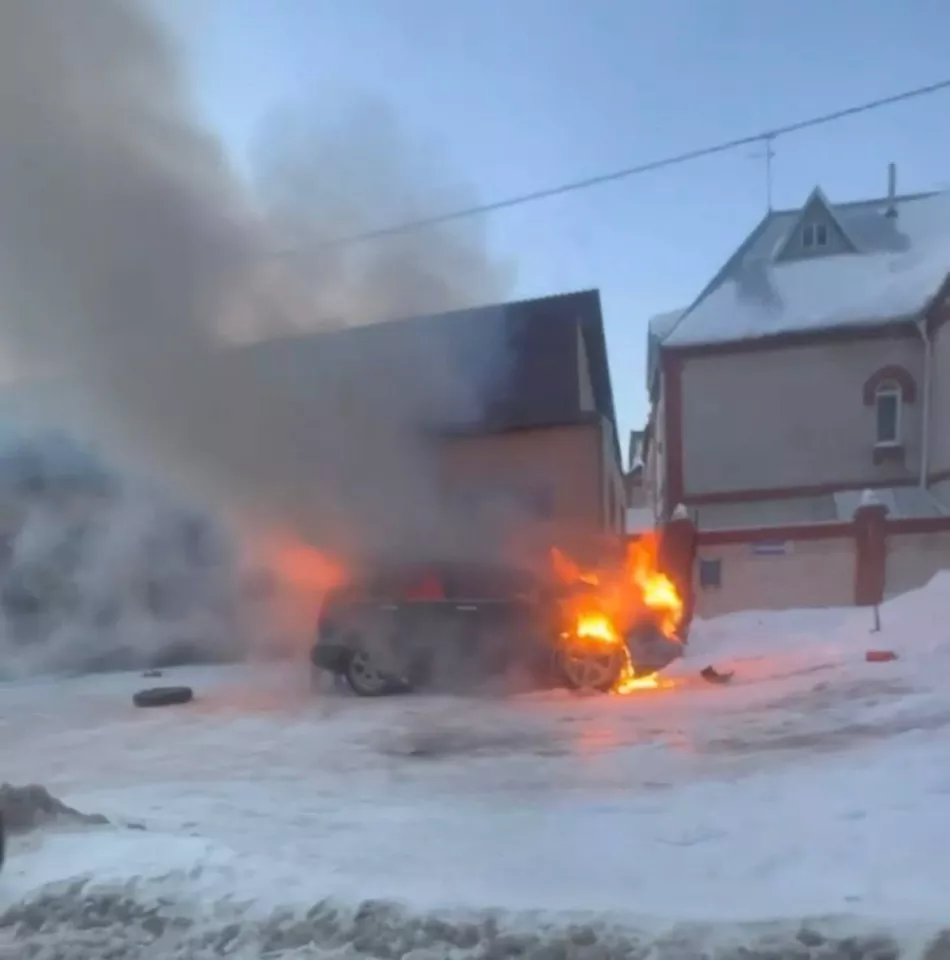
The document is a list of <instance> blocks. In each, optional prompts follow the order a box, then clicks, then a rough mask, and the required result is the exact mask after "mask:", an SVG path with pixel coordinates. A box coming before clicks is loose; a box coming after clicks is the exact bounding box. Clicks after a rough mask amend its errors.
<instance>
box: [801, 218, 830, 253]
mask: <svg viewBox="0 0 950 960" xmlns="http://www.w3.org/2000/svg"><path fill="white" fill-rule="evenodd" d="M827 246H828V224H827V223H822V222H821V221H820V220H816V221H812V222H811V223H805V224H802V249H803V250H821V249H822V248H824V247H827Z"/></svg>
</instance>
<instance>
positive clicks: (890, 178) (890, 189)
mask: <svg viewBox="0 0 950 960" xmlns="http://www.w3.org/2000/svg"><path fill="white" fill-rule="evenodd" d="M896 201H897V165H896V164H893V163H889V164H888V165H887V209H886V210H885V211H884V216H885V217H892V218H893V217H896V216H897V202H896Z"/></svg>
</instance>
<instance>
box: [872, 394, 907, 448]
mask: <svg viewBox="0 0 950 960" xmlns="http://www.w3.org/2000/svg"><path fill="white" fill-rule="evenodd" d="M901 399H902V397H901V388H900V384H898V383H895V382H894V381H893V380H884V381H882V382H881V383H879V384H878V386H877V389H876V390H875V391H874V414H875V422H876V442H877V445H878V446H896V445H897V444H899V443H900V439H901Z"/></svg>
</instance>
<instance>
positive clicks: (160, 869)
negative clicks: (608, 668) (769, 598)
mask: <svg viewBox="0 0 950 960" xmlns="http://www.w3.org/2000/svg"><path fill="white" fill-rule="evenodd" d="M943 594H950V590H948V589H947V584H946V583H944V582H943V581H940V582H938V583H937V584H935V585H933V586H932V587H931V588H930V590H928V591H927V592H925V593H922V594H920V595H919V596H917V597H914V598H905V599H904V600H902V601H898V602H897V603H896V604H894V605H892V607H891V608H887V609H885V611H884V615H885V632H884V633H883V634H878V635H874V636H872V635H870V634H869V632H868V627H869V618H868V615H867V614H866V613H864V612H854V611H852V612H835V611H831V612H827V613H809V614H797V615H783V616H777V615H773V616H769V617H766V616H759V617H754V616H745V617H738V618H732V619H730V620H724V621H721V622H719V623H716V624H709V625H704V627H703V628H702V629H701V630H699V631H698V633H697V635H696V637H695V639H694V641H693V648H694V651H695V653H694V656H695V657H697V659H695V660H686V661H684V662H683V663H681V664H680V665H679V674H680V676H679V677H678V678H677V683H676V685H675V686H674V687H672V688H670V689H661V690H657V691H646V692H642V693H638V694H635V695H633V696H630V697H627V698H612V697H594V698H578V697H575V696H571V695H567V694H553V695H552V694H545V695H536V696H524V697H518V698H514V699H508V700H501V699H499V700H489V701H485V700H476V699H462V698H421V697H420V698H404V699H403V698H401V699H390V700H385V701H380V702H366V701H358V700H355V699H349V698H344V697H339V696H329V695H314V694H313V693H311V692H310V691H309V689H308V678H307V676H306V674H305V673H301V672H294V671H291V670H288V669H287V668H274V667H272V666H271V667H261V668H250V667H241V668H229V669H214V670H208V669H193V670H183V671H177V672H175V673H173V674H167V675H166V678H165V679H164V680H163V681H162V682H165V681H166V680H167V681H169V682H179V681H185V682H189V683H192V684H193V685H194V687H195V689H196V691H197V693H198V700H197V701H196V703H194V704H193V705H190V706H188V707H185V708H170V709H165V710H155V711H137V710H135V709H134V708H133V707H132V706H131V703H130V697H131V694H132V692H133V691H134V690H135V689H137V688H139V687H140V686H142V685H143V683H147V681H143V680H142V679H141V678H140V677H138V676H130V675H114V676H110V677H87V678H79V679H75V680H70V681H67V682H57V683H54V682H51V681H37V682H34V683H31V684H18V685H14V686H9V687H4V688H2V689H0V771H2V777H3V779H5V780H8V781H11V782H14V783H26V782H39V783H43V784H44V785H46V786H47V787H49V789H50V790H51V791H52V792H53V793H54V794H56V795H58V796H59V797H61V798H62V799H64V800H65V801H66V802H68V803H70V804H72V805H74V806H76V807H78V808H80V809H82V810H85V811H89V812H98V813H104V814H106V815H107V816H109V817H110V818H113V819H114V820H116V821H118V822H136V823H138V824H140V825H142V826H144V827H145V829H144V830H142V829H111V828H107V829H98V830H84V831H74V832H62V833H56V832H52V833H50V832H46V833H44V834H42V835H34V836H32V837H30V838H28V839H26V840H21V841H19V843H18V844H17V845H15V846H14V849H13V853H12V859H11V862H10V864H9V871H8V873H7V874H6V875H5V876H4V877H3V878H2V883H0V903H3V902H7V903H9V902H11V901H12V900H15V899H16V898H17V897H19V896H22V895H25V894H26V893H27V892H28V891H30V890H31V889H33V888H35V887H37V886H38V885H39V884H41V883H43V882H46V881H50V880H57V879H65V878H67V877H70V876H74V875H78V874H81V873H85V872H91V873H93V874H94V875H95V876H96V877H97V878H100V879H113V880H121V879H124V878H127V877H130V876H134V875H141V876H144V877H146V878H153V879H154V882H155V885H156V889H158V888H159V887H161V885H162V883H165V884H166V885H167V884H169V883H172V882H173V883H174V884H176V885H180V884H181V883H186V884H187V885H188V887H189V889H190V890H192V891H193V892H194V894H195V895H200V896H201V897H206V898H208V899H209V900H210V899H214V898H220V897H234V898H237V899H240V900H248V901H254V902H255V903H256V904H258V905H259V906H261V907H263V908H267V909H269V908H271V907H276V906H278V905H286V904H290V903H300V904H306V903H313V902H315V901H317V900H319V899H320V898H322V897H326V896H334V897H341V898H344V899H346V900H351V901H357V900H362V899H365V898H368V897H389V898H397V899H399V900H400V901H403V902H406V903H408V904H410V905H412V906H414V907H418V908H423V909H424V908H429V907H433V906H448V907H451V906H457V905H472V906H479V907H503V908H505V909H508V910H529V909H541V910H581V911H596V912H599V913H609V914H612V915H615V916H623V917H629V918H631V920H634V919H636V920H637V922H640V923H643V922H646V918H653V919H654V920H655V921H657V922H659V921H662V920H663V919H664V918H665V919H679V920H682V919H691V920H708V921H716V920H723V921H734V920H756V919H758V920H761V919H774V918H780V917H802V916H805V915H828V914H853V915H856V916H865V917H873V918H875V919H876V920H881V919H882V918H889V919H893V920H894V921H898V920H901V919H903V920H935V921H939V920H942V919H944V918H945V917H946V908H945V903H944V900H945V897H944V894H943V891H945V890H946V889H947V887H948V885H950V831H947V830H946V827H945V822H946V807H947V803H948V800H950V768H948V767H947V765H946V761H945V757H946V754H947V747H948V743H950V731H948V726H950V705H948V703H947V700H946V697H945V695H944V690H943V686H944V683H945V678H946V677H947V676H948V673H950V642H947V639H945V638H943V637H942V636H941V634H940V631H941V630H942V629H943V628H942V627H940V623H941V622H946V621H947V617H946V615H945V614H944V616H943V619H942V620H941V619H940V617H939V616H938V614H939V610H938V608H942V606H946V605H947V604H948V603H950V600H947V601H944V600H943V599H941V597H942V595H943ZM941 605H942V606H941ZM924 630H926V637H925V638H924V637H923V633H922V632H923V631H924ZM948 639H950V638H948ZM881 645H884V646H889V647H891V648H897V649H899V650H900V652H901V654H902V656H901V659H900V660H898V661H896V662H894V663H889V664H868V663H865V662H864V658H863V654H864V651H865V650H866V649H867V648H868V647H869V646H881ZM700 647H701V648H702V651H703V652H705V653H706V654H708V656H703V658H702V659H698V658H699V657H700V651H699V650H698V649H697V648H700ZM711 657H716V658H717V663H719V664H721V665H724V666H734V667H735V668H736V669H737V671H738V674H737V680H736V682H735V683H734V684H733V685H732V686H731V687H728V688H721V687H713V686H710V685H708V684H705V683H703V682H702V681H700V680H699V679H698V678H696V677H695V672H696V670H697V669H698V668H699V667H701V666H703V665H704V664H705V663H706V662H708V659H709V658H711ZM171 871H185V873H186V874H187V876H186V877H185V878H182V877H180V876H176V877H175V878H173V880H168V879H166V880H164V881H162V880H161V879H160V878H161V877H162V876H163V875H166V874H168V873H169V872H171Z"/></svg>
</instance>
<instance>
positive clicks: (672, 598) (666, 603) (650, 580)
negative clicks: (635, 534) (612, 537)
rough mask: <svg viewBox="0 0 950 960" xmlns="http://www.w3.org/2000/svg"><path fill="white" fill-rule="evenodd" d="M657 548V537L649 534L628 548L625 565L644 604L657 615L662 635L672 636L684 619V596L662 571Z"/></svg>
mask: <svg viewBox="0 0 950 960" xmlns="http://www.w3.org/2000/svg"><path fill="white" fill-rule="evenodd" d="M658 551H659V542H658V540H657V538H656V536H655V535H654V534H647V535H646V536H643V537H641V538H640V539H639V540H636V541H634V542H633V543H631V544H630V545H629V546H628V547H627V563H626V567H627V572H628V576H629V579H630V580H631V581H632V582H633V583H634V584H635V585H636V587H637V589H638V590H639V591H640V593H641V595H642V598H643V604H644V606H646V607H647V609H648V610H652V611H653V612H654V613H655V614H657V616H658V618H659V627H660V630H661V631H662V632H663V635H664V636H666V637H670V638H673V637H675V636H676V631H677V630H678V629H679V627H680V624H681V623H682V622H683V598H682V597H681V596H680V595H679V592H678V591H677V589H676V586H675V584H674V583H673V581H672V580H670V578H669V577H668V576H667V575H666V574H665V573H662V572H661V571H660V569H659V563H658Z"/></svg>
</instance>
